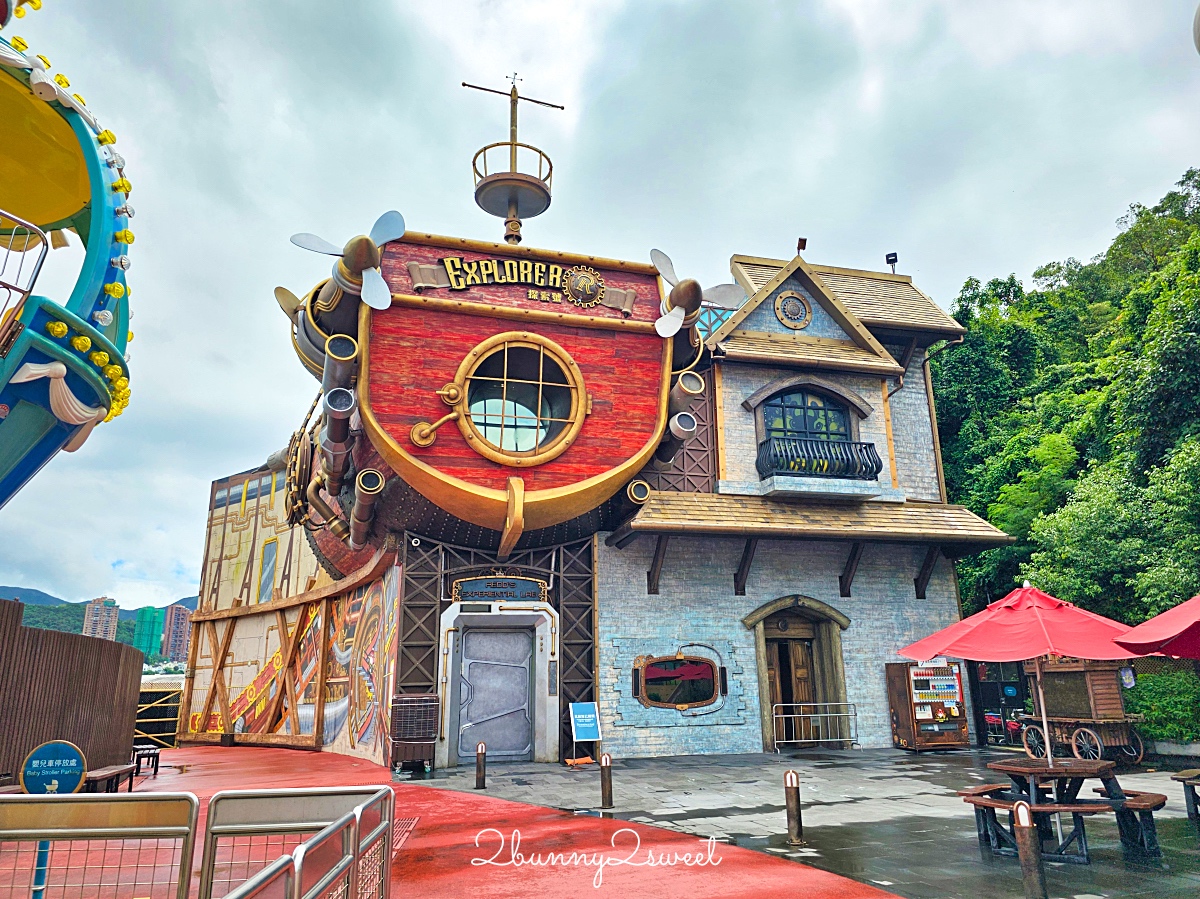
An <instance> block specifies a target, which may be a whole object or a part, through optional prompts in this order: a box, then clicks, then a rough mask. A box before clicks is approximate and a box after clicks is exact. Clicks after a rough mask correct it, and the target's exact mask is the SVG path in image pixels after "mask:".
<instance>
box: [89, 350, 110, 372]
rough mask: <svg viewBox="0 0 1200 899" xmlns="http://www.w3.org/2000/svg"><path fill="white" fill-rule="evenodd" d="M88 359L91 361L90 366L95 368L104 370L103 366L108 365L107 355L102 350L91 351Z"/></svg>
mask: <svg viewBox="0 0 1200 899" xmlns="http://www.w3.org/2000/svg"><path fill="white" fill-rule="evenodd" d="M88 358H89V359H91V360H92V365H94V366H96V368H104V366H106V365H108V353H106V352H104V350H93V351H92V354H91V355H90V356H88Z"/></svg>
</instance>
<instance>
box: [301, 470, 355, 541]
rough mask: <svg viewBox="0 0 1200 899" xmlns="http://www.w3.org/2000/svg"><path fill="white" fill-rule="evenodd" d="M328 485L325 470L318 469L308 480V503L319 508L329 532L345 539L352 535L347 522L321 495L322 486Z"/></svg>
mask: <svg viewBox="0 0 1200 899" xmlns="http://www.w3.org/2000/svg"><path fill="white" fill-rule="evenodd" d="M322 487H326V488H327V487H328V485H327V482H326V479H325V472H323V471H318V472H317V473H316V474H315V475H313V479H312V480H311V481H309V482H308V490H307V491H306V495H307V496H308V504H309V505H310V506H312V507H313V508H314V509H316V510H317V514H318V515H320V516H321V517H322V518H323V519H325V527H327V528H329V533H331V534H333V536H335V537H337V538H338V539H339V540H345V539H346V538H347V537H349V536H350V528H348V527H347V526H346V522H344V521H342V519H341V518H339V517H338V514H337V513H336V512H334V511H333V509H332V508H331V507H330V505H329V503H327V502H325V500H324V499H323V498H322V497H321V488H322Z"/></svg>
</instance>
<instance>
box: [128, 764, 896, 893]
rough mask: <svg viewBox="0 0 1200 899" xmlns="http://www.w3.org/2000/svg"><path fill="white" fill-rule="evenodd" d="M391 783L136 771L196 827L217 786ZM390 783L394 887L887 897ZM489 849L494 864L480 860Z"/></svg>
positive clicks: (285, 772)
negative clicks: (177, 795)
mask: <svg viewBox="0 0 1200 899" xmlns="http://www.w3.org/2000/svg"><path fill="white" fill-rule="evenodd" d="M390 781H391V776H390V773H389V771H388V769H387V768H384V767H381V766H379V765H374V764H372V763H370V762H365V761H362V760H359V759H354V758H349V757H347V756H342V755H336V754H334V753H329V752H301V751H295V750H288V749H259V748H251V747H234V748H220V747H212V746H205V747H191V748H186V749H175V750H170V751H165V752H163V753H162V767H161V773H160V774H159V776H158V777H156V778H155V777H149V778H145V779H142V780H139V782H138V784H137V787H136V791H137V792H141V791H149V790H153V791H154V792H170V791H187V792H191V793H195V794H196V795H197V796H198V797H199V798H200V802H201V817H200V831H201V832H203V827H204V817H205V815H206V813H207V808H208V800H209V799H210V798H211V797H212V795H213V794H214V793H216V792H217V791H219V790H230V789H278V788H285V787H329V786H363V785H368V784H386V783H389V782H390ZM394 789H395V792H396V817H397V818H419V819H420V820H419V821H418V822H417V825H416V829H415V830H414V831H413V833H412V835H411V836H409V837H408V839H407V840H406V841H405V842H404V844H403V845H402V847H401V848H400V851H399V852H398V854H397V855H396V857H395V859H394V860H393V864H392V872H393V882H392V894H393V896H397V897H399V896H420V897H464V896H465V897H488V899H491V897H495V899H505V897H520V899H533V897H540V896H553V897H556V899H558V897H562V896H564V895H565V896H575V897H579V896H622V897H623V896H634V895H640V896H644V897H646V899H649V897H653V899H673V897H687V899H695V897H696V896H698V895H703V896H706V897H753V899H763V897H772V896H788V897H794V896H801V897H803V899H833V897H837V899H859V897H863V899H868V897H869V899H887V897H891V896H892V894H891V893H885V892H883V891H882V890H879V889H876V888H874V887H870V886H866V885H864V884H861V883H857V882H856V881H853V880H848V879H846V878H844V877H838V876H837V875H835V874H829V873H827V872H825V871H819V870H817V869H815V868H810V867H808V866H806V865H802V864H799V863H797V862H792V861H786V860H783V859H779V858H773V857H771V856H769V855H766V854H763V853H759V852H754V851H752V850H749V849H742V848H739V847H737V846H728V845H725V844H723V843H714V844H709V843H708V842H706V841H703V840H700V839H699V838H697V837H694V836H690V835H686V834H680V833H675V832H674V831H670V830H663V829H661V828H657V827H651V826H647V825H642V824H633V823H630V822H627V821H617V820H612V819H602V818H594V817H590V816H577V815H571V814H568V813H565V812H560V811H556V810H553V809H546V808H542V807H540V806H533V805H524V804H522V803H517V802H508V801H506V800H503V799H495V798H492V797H490V796H487V795H484V794H482V793H479V794H477V793H462V792H457V791H451V790H442V789H437V788H433V787H426V786H421V785H419V784H408V783H400V784H395V785H394ZM489 828H490V829H492V830H490V831H489V830H487V829H489ZM481 831H486V832H482V833H481ZM514 831H516V832H518V833H519V847H518V849H517V853H518V856H517V857H518V859H525V860H529V861H527V862H525V863H521V864H513V859H514V853H513V844H512V835H513V833H514ZM502 838H503V841H504V842H503V845H502V844H501V839H502ZM477 839H478V841H479V842H478V847H477V846H476V840H477ZM552 853H556V854H560V855H559V857H558V858H555V859H553V861H555V862H557V863H556V864H547V863H546V862H547V857H548V856H549V855H550V854H552ZM572 853H574V854H575V856H574V863H572ZM685 855H687V856H689V858H688V859H687V860H685V859H684V858H683V857H684V856H685ZM486 859H493V860H494V863H492V864H486V863H483V861H484V860H486ZM664 861H665V862H668V864H663V862H664ZM671 861H674V862H675V864H669V862H671ZM199 862H200V846H199V839H198V840H197V851H196V864H197V865H199ZM689 863H690V864H689ZM598 875H599V876H598ZM597 881H599V886H595V885H594V884H595V883H596V882H597Z"/></svg>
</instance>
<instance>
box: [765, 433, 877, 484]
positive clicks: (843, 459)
mask: <svg viewBox="0 0 1200 899" xmlns="http://www.w3.org/2000/svg"><path fill="white" fill-rule="evenodd" d="M882 470H883V462H882V461H881V460H880V458H879V453H877V452H875V444H873V443H851V442H850V441H848V440H812V439H810V438H805V437H768V438H767V439H766V440H764V441H763V442H762V443H761V444H759V447H758V474H759V477H762V478H769V477H771V476H772V475H792V476H794V477H809V478H853V479H856V480H861V481H873V480H875V479H876V478H878V477H879V472H881V471H882Z"/></svg>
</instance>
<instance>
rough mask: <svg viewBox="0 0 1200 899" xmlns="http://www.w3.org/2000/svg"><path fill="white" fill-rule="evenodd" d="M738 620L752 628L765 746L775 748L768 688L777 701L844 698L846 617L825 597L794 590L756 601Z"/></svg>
mask: <svg viewBox="0 0 1200 899" xmlns="http://www.w3.org/2000/svg"><path fill="white" fill-rule="evenodd" d="M742 624H744V625H745V626H746V627H747V628H748V629H749V630H752V631H754V655H755V662H756V668H757V671H758V708H759V717H760V719H761V721H762V735H763V751H764V752H774V751H775V728H774V720H773V715H772V708H771V706H772V692H775V693H776V694H777V695H776V696H775V701H784V697H790V701H792V702H816V703H829V702H838V703H844V702H846V669H845V665H844V664H843V661H842V631H844V630H845V629H846V628H848V627H849V626H850V619H849V618H847V617H846V616H845V615H844V614H842V613H841V612H839V611H838V610H837V609H835V608H834V607H833V606H831V605H829V604H828V603H824V602H821V601H820V600H819V599H813V598H812V597H811V596H802V595H800V594H798V593H796V594H792V595H791V596H782V597H780V598H779V599H774V600H772V601H771V602H768V603H765V604H763V605H761V606H759V607H758V608H757V609H755V610H754V611H753V612H751V613H750V614H749V615H747V616H746V617H745V618H743V619H742ZM790 736H791V737H793V738H794V737H795V736H796V735H795V734H792V735H790Z"/></svg>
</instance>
